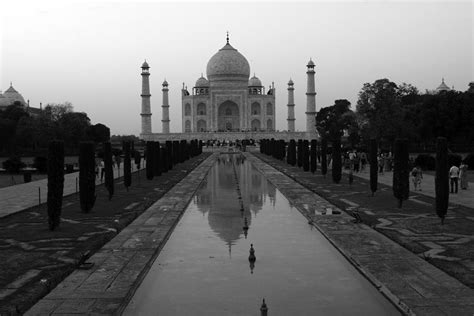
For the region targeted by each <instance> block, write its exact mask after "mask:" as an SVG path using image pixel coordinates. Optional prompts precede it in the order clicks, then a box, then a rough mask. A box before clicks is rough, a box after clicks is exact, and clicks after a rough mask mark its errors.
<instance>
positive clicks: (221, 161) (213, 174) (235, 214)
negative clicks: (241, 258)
mask: <svg viewBox="0 0 474 316" xmlns="http://www.w3.org/2000/svg"><path fill="white" fill-rule="evenodd" d="M275 192H276V189H275V187H274V186H272V185H270V184H269V183H268V181H267V180H266V179H265V178H264V177H263V175H262V174H261V173H260V172H258V171H257V170H255V169H254V168H253V167H252V165H251V164H250V163H247V162H246V161H245V157H244V156H243V155H241V154H222V155H220V156H219V157H218V159H217V163H216V164H215V165H214V166H213V167H212V168H211V170H210V172H209V175H208V177H207V179H206V180H205V181H204V182H203V184H202V186H201V188H200V190H198V192H197V193H196V195H195V196H194V203H195V204H196V206H197V210H199V211H200V212H201V213H202V214H203V215H207V219H208V223H209V226H210V228H211V229H212V231H213V232H214V233H215V234H216V235H217V236H218V237H219V238H220V239H221V240H222V241H224V243H225V244H226V245H227V248H228V251H229V254H231V252H232V246H233V245H235V244H236V242H237V241H238V240H239V239H241V238H247V236H248V234H249V231H250V230H251V226H252V218H253V217H256V216H257V214H258V212H259V211H260V210H261V209H262V207H263V205H264V204H265V203H266V201H267V199H268V200H269V201H270V202H271V204H272V205H273V206H274V205H275V196H276V193H275ZM239 199H241V200H242V203H243V211H242V210H241V205H240V203H239ZM245 219H247V223H245ZM244 227H247V229H245V228H244Z"/></svg>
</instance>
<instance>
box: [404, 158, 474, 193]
mask: <svg viewBox="0 0 474 316" xmlns="http://www.w3.org/2000/svg"><path fill="white" fill-rule="evenodd" d="M467 169H468V165H467V164H466V163H464V162H461V165H460V166H459V167H458V166H456V165H452V166H451V168H450V169H449V184H450V188H451V190H450V192H451V193H453V194H456V193H458V182H460V186H461V189H462V190H467V188H468V186H469V181H468V179H467ZM410 175H411V178H412V182H413V186H414V188H415V191H416V190H417V189H418V190H419V191H421V180H422V179H423V171H422V170H421V168H420V166H415V167H414V168H413V169H412V171H411V173H410Z"/></svg>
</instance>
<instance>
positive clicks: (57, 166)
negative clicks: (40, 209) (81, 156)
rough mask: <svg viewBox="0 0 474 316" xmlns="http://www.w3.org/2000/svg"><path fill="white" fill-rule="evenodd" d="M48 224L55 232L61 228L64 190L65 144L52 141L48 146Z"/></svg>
mask: <svg viewBox="0 0 474 316" xmlns="http://www.w3.org/2000/svg"><path fill="white" fill-rule="evenodd" d="M47 165H48V167H47V168H48V202H47V205H48V224H49V229H50V230H51V231H53V230H54V229H55V228H56V227H59V223H60V221H61V208H62V204H63V189H64V143H63V142H62V141H57V140H54V141H51V142H49V146H48V160H47Z"/></svg>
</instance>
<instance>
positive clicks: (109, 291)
mask: <svg viewBox="0 0 474 316" xmlns="http://www.w3.org/2000/svg"><path fill="white" fill-rule="evenodd" d="M216 157H217V154H212V155H211V156H209V157H208V158H207V159H206V160H204V161H203V162H202V163H201V164H200V165H199V166H197V167H196V168H195V169H194V170H193V171H192V172H190V173H189V174H188V175H187V176H186V177H185V178H184V179H182V180H181V181H180V182H179V183H178V184H176V185H175V186H174V187H173V188H172V189H171V190H169V191H168V192H167V193H166V194H165V195H164V196H163V197H162V198H161V199H160V200H158V201H157V202H155V203H154V204H153V205H152V206H151V207H150V208H148V209H147V210H146V211H145V212H143V213H142V214H141V215H140V216H139V217H137V218H136V219H135V220H134V221H133V222H132V223H131V224H130V225H129V226H127V227H126V228H124V229H123V230H122V231H121V232H120V233H119V234H118V235H117V236H115V237H114V238H113V239H112V240H111V241H110V242H108V243H107V244H106V245H105V246H104V247H102V248H101V249H100V250H99V251H98V252H96V253H95V254H94V255H93V256H92V257H90V258H89V260H88V261H89V262H93V263H94V266H93V267H92V268H91V269H90V270H79V269H78V270H75V271H74V272H73V273H72V274H70V275H69V276H68V277H67V278H66V279H64V280H63V281H62V282H61V283H60V284H59V285H58V286H57V287H56V288H55V289H54V290H53V291H51V292H50V293H49V294H48V295H47V296H45V297H44V298H43V299H41V300H40V301H39V302H38V303H37V304H36V305H34V306H33V307H32V308H31V309H30V310H29V311H28V312H27V313H26V315H72V314H77V315H119V314H120V312H121V311H122V310H123V308H125V306H126V304H127V302H128V300H129V299H130V298H131V297H132V296H133V293H134V292H135V290H136V289H137V287H138V286H139V284H140V283H141V281H142V279H143V278H144V276H145V275H146V273H147V272H148V270H149V269H150V267H151V266H152V264H153V262H154V260H155V258H156V257H157V256H158V254H159V252H160V250H161V248H162V247H163V246H164V244H165V243H166V241H167V240H168V237H169V236H170V234H171V233H172V231H173V229H174V227H175V225H176V224H177V223H178V222H179V219H180V218H181V215H182V214H183V212H184V211H185V209H186V207H187V205H188V204H189V201H190V200H191V198H192V197H193V196H194V193H195V192H196V190H197V189H198V188H199V185H200V184H201V182H202V181H203V180H204V178H205V177H206V174H207V172H208V171H209V169H210V168H211V166H212V165H213V164H214V162H215V160H216Z"/></svg>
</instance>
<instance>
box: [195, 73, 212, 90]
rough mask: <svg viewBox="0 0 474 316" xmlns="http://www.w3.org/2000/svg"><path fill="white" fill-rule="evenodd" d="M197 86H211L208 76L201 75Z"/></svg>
mask: <svg viewBox="0 0 474 316" xmlns="http://www.w3.org/2000/svg"><path fill="white" fill-rule="evenodd" d="M195 87H196V88H204V87H209V81H208V80H207V79H206V78H204V76H203V75H202V74H201V77H200V78H199V79H198V80H196V84H195Z"/></svg>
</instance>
